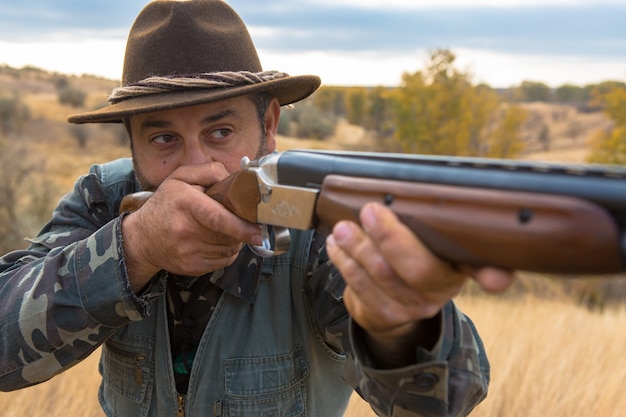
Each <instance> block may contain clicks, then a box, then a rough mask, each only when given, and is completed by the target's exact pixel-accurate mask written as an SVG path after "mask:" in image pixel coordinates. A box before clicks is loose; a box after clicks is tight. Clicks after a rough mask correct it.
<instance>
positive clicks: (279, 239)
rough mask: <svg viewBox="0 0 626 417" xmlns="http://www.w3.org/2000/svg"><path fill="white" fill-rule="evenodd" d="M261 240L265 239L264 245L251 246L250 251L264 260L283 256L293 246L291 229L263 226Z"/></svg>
mask: <svg viewBox="0 0 626 417" xmlns="http://www.w3.org/2000/svg"><path fill="white" fill-rule="evenodd" d="M270 228H271V230H270ZM272 232H273V233H272ZM261 238H262V239H263V242H262V244H261V245H259V246H250V249H251V250H252V252H254V253H255V254H257V255H259V256H262V257H263V258H269V257H272V256H277V255H282V254H283V253H285V252H287V251H288V250H289V246H290V245H291V235H290V234H289V229H288V228H286V227H278V226H276V227H275V226H268V225H266V224H263V225H261Z"/></svg>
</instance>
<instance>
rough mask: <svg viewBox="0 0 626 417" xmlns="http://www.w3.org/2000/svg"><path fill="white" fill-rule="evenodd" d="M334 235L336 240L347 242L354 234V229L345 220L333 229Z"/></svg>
mask: <svg viewBox="0 0 626 417" xmlns="http://www.w3.org/2000/svg"><path fill="white" fill-rule="evenodd" d="M333 236H334V238H335V241H336V242H345V241H347V240H348V239H350V237H351V236H352V230H351V229H350V226H348V224H347V223H345V222H339V223H337V224H336V225H335V228H334V229H333Z"/></svg>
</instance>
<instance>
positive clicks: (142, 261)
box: [122, 213, 160, 294]
mask: <svg viewBox="0 0 626 417" xmlns="http://www.w3.org/2000/svg"><path fill="white" fill-rule="evenodd" d="M139 221H140V219H139V217H138V216H137V215H136V213H130V214H127V215H125V216H124V218H123V219H122V247H123V249H124V263H125V265H126V273H127V275H128V281H129V283H130V286H131V289H132V290H133V292H135V294H138V293H139V292H140V291H141V290H142V289H143V288H144V287H145V286H146V284H147V283H148V282H149V281H150V279H151V278H152V277H153V276H154V275H155V274H157V273H158V272H159V271H160V268H159V267H158V266H156V265H154V264H152V263H151V262H149V261H148V258H147V257H146V256H145V254H144V253H143V251H142V248H143V245H142V244H141V242H142V239H145V237H143V236H142V233H141V232H139V230H140V227H139Z"/></svg>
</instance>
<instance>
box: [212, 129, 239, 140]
mask: <svg viewBox="0 0 626 417" xmlns="http://www.w3.org/2000/svg"><path fill="white" fill-rule="evenodd" d="M232 133H233V131H232V130H230V129H227V128H222V129H215V130H212V131H211V134H210V136H211V138H213V139H226V138H227V137H228V136H230V135H231V134H232Z"/></svg>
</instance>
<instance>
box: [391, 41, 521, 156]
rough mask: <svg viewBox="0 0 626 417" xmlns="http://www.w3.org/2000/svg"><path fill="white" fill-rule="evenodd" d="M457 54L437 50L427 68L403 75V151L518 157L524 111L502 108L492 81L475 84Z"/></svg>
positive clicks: (399, 121) (399, 98) (398, 103)
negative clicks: (456, 64)
mask: <svg viewBox="0 0 626 417" xmlns="http://www.w3.org/2000/svg"><path fill="white" fill-rule="evenodd" d="M455 58H456V57H455V55H454V54H453V53H452V52H450V51H449V50H445V49H444V50H435V51H434V52H432V53H431V54H430V57H429V61H428V63H427V65H426V68H425V69H424V70H423V71H418V72H416V73H414V74H410V73H405V74H403V77H402V84H401V86H400V87H399V88H398V89H397V90H396V92H395V96H394V99H395V100H394V103H395V116H396V131H395V136H396V139H397V141H398V142H399V144H400V145H401V147H402V149H403V151H405V152H411V153H422V154H442V155H462V156H490V155H493V154H496V155H497V156H498V157H514V156H516V155H517V152H519V149H520V148H521V146H520V145H519V144H517V143H515V142H519V141H521V139H520V137H519V133H517V132H518V130H519V128H520V127H521V123H518V121H519V118H520V117H521V115H522V113H520V112H519V111H518V110H516V108H515V107H511V108H509V109H504V110H502V109H501V105H500V101H499V98H498V95H497V94H496V93H495V92H494V91H493V90H492V89H491V88H490V87H489V86H486V85H477V86H475V85H473V84H472V83H471V80H470V76H469V75H468V74H467V73H464V72H462V71H460V70H458V69H456V68H455V67H454V61H455ZM511 112H513V113H511ZM511 129H512V130H511ZM496 136H497V137H498V138H497V139H494V138H496Z"/></svg>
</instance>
